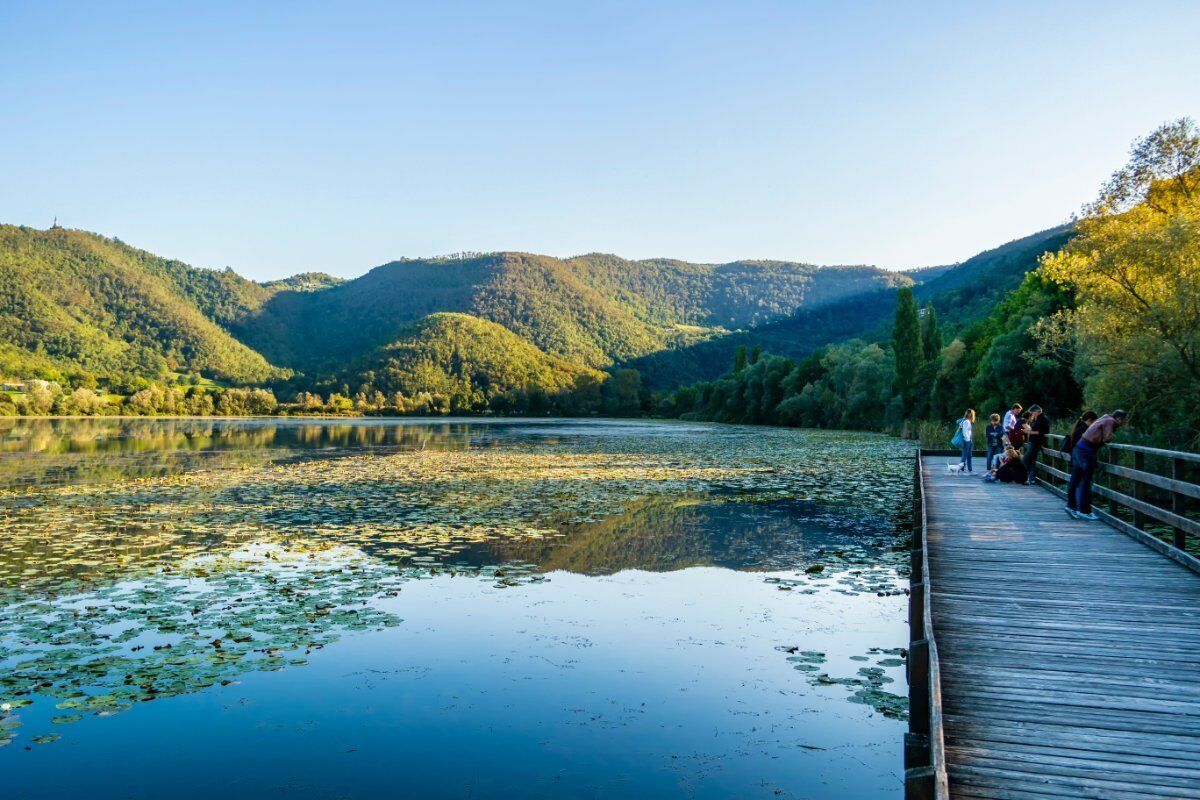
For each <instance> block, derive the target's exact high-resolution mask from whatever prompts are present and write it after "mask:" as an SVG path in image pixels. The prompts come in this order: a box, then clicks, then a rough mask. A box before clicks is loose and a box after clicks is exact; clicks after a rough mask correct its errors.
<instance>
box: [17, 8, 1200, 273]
mask: <svg viewBox="0 0 1200 800" xmlns="http://www.w3.org/2000/svg"><path fill="white" fill-rule="evenodd" d="M251 6H253V8H251ZM1198 29H1200V3H1198V2H1176V3H1170V2H1137V3H1132V2H1122V3H1105V2H1080V3H1075V2H1051V3H1047V2H1035V3H1015V2H1014V3H971V2H946V3H909V2H905V3H897V2H881V3H877V4H866V3H863V4H855V3H837V2H831V3H804V2H748V1H747V0H731V1H730V2H723V3H718V2H703V1H702V0H700V1H698V0H692V1H690V2H678V3H671V2H653V0H642V1H640V2H629V3H621V2H574V1H573V0H552V1H551V2H544V3H533V2H499V1H496V2H452V1H451V2H446V1H445V0H442V1H435V0H427V2H420V3H401V2H392V3H385V2H380V3H356V2H338V3H306V2H286V3H278V4H274V5H273V4H269V3H241V2H231V3H225V2H219V1H217V0H206V2H203V3H186V4H185V3H164V2H153V3H145V4H141V5H132V4H123V3H93V2H81V3H55V2H38V1H36V0H30V2H17V1H16V0H3V2H2V3H0V143H2V144H3V153H4V154H3V157H2V158H0V221H2V222H9V223H17V224H26V225H32V226H35V227H41V228H44V227H48V226H49V225H50V223H51V221H52V219H53V218H54V217H55V216H56V215H57V216H58V218H59V221H60V223H61V224H62V225H64V226H66V227H72V228H84V229H88V230H94V231H98V232H100V233H104V234H107V235H111V236H118V237H120V238H121V239H123V240H125V241H126V242H129V243H130V244H134V245H137V246H139V247H143V248H145V249H147V250H151V251H153V252H155V253H158V254H160V255H164V256H170V257H175V258H180V259H183V260H185V261H188V262H190V263H192V264H195V265H197V266H206V267H222V266H226V265H228V266H232V267H233V268H234V269H236V270H238V271H239V272H241V273H243V274H245V275H248V276H251V277H255V278H275V277H281V276H284V275H287V274H291V273H294V272H299V271H306V270H324V271H327V272H331V273H334V274H337V275H343V276H352V275H357V274H361V273H362V272H364V271H366V270H367V269H368V268H370V267H371V266H374V265H376V264H379V263H383V262H385V261H389V260H392V259H394V258H399V257H402V256H426V255H437V254H443V253H449V252H455V251H460V250H527V251H533V252H540V253H549V254H552V255H559V256H566V255H573V254H576V253H583V252H590V251H604V252H613V253H617V254H619V255H623V256H626V257H632V258H645V257H653V256H670V257H676V258H684V259H689V260H693V261H727V260H733V259H736V258H778V259H790V260H799V261H809V262H815V263H873V264H878V265H880V266H885V267H912V266H920V265H930V264H939V263H949V262H953V261H959V260H962V259H964V258H967V257H969V256H971V255H972V254H974V253H975V252H978V251H979V250H982V249H986V248H988V247H991V246H994V245H997V244H1000V243H1002V242H1004V241H1007V240H1009V239H1012V238H1015V237H1017V236H1021V235H1024V234H1027V233H1030V232H1033V231H1035V230H1039V229H1042V228H1046V227H1049V226H1051V225H1054V224H1057V223H1059V222H1062V221H1064V220H1066V219H1067V218H1068V217H1069V216H1070V215H1071V213H1072V212H1074V211H1075V210H1077V209H1078V207H1079V206H1080V204H1081V203H1083V202H1084V201H1086V200H1088V199H1089V198H1091V197H1092V196H1093V195H1094V194H1095V192H1096V189H1097V188H1098V186H1099V185H1100V183H1101V182H1102V181H1103V180H1104V179H1105V178H1106V177H1107V175H1108V174H1109V173H1111V172H1112V170H1113V169H1115V168H1116V167H1118V166H1119V165H1120V164H1122V163H1123V162H1124V160H1125V156H1126V154H1127V150H1128V147H1129V144H1130V141H1131V140H1132V139H1133V138H1134V137H1136V136H1139V135H1142V134H1145V133H1146V132H1148V131H1149V130H1150V129H1152V128H1153V127H1154V126H1155V125H1157V124H1159V123H1161V122H1163V121H1166V120H1169V119H1174V118H1177V117H1180V116H1185V115H1190V116H1193V117H1200V82H1198V81H1197V78H1198V77H1200V47H1197V46H1196V36H1195V33H1196V31H1197V30H1198Z"/></svg>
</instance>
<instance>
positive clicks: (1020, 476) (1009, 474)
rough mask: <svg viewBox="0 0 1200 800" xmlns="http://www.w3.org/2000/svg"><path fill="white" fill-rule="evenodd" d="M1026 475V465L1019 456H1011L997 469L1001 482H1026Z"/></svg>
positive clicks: (998, 478)
mask: <svg viewBox="0 0 1200 800" xmlns="http://www.w3.org/2000/svg"><path fill="white" fill-rule="evenodd" d="M1026 475H1027V473H1026V472H1025V465H1024V464H1022V463H1021V459H1019V458H1010V459H1009V460H1008V461H1005V462H1004V463H1003V464H1001V465H1000V469H998V470H996V480H998V481H1000V482H1001V483H1024V482H1025V476H1026Z"/></svg>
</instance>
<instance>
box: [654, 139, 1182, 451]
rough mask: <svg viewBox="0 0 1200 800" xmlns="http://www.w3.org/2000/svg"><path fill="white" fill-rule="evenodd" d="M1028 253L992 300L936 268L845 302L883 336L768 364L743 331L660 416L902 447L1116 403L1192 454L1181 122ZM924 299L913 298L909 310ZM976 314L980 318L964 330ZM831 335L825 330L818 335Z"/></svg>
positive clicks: (1146, 144) (1140, 147)
mask: <svg viewBox="0 0 1200 800" xmlns="http://www.w3.org/2000/svg"><path fill="white" fill-rule="evenodd" d="M1028 244H1029V245H1031V246H1032V247H1033V249H1043V248H1044V246H1045V245H1049V244H1053V245H1055V246H1054V247H1052V248H1050V247H1045V248H1044V249H1043V252H1042V253H1041V254H1040V255H1038V256H1037V257H1036V262H1035V263H1034V264H1032V265H1030V266H1031V268H1030V269H1029V271H1028V272H1027V273H1026V274H1024V276H1023V278H1022V279H1021V281H1020V284H1019V285H1018V286H1017V287H1016V288H1014V289H1012V290H1011V291H1009V292H1008V293H1007V294H1005V295H1003V297H1001V298H1000V299H999V301H998V302H994V301H992V300H991V299H990V298H989V297H988V296H987V294H986V293H985V292H983V291H981V289H982V287H983V286H988V287H990V288H991V290H993V291H994V290H995V288H996V287H997V286H1001V285H1003V282H1002V281H1000V280H997V273H993V276H992V278H991V279H989V280H988V281H986V282H984V283H983V284H979V285H977V284H975V283H973V282H972V281H969V280H962V273H959V274H958V275H957V276H956V272H957V269H956V270H949V271H944V272H940V274H939V275H938V276H937V277H935V278H934V279H933V280H931V281H929V283H927V284H925V285H924V292H922V287H917V288H916V289H915V290H914V289H912V288H908V287H904V288H901V289H899V290H898V291H896V292H894V293H891V294H889V295H877V296H875V297H872V298H869V299H868V300H866V301H864V300H859V301H857V302H858V303H859V308H860V309H861V310H866V309H873V310H874V316H875V317H877V316H878V315H879V314H880V313H881V311H880V310H879V308H880V307H881V306H882V305H883V303H884V301H885V300H888V301H890V302H889V303H888V305H889V306H890V313H891V316H892V319H891V323H890V325H889V326H888V332H887V335H886V336H884V335H879V334H880V333H881V331H878V330H877V331H876V334H877V335H876V336H873V337H863V338H854V339H849V340H846V341H840V342H835V343H831V344H827V345H825V346H823V347H820V348H817V349H815V350H813V351H812V352H811V353H810V354H808V355H807V356H805V357H803V358H791V357H786V356H783V355H778V354H775V353H770V354H768V353H767V352H766V350H765V349H764V347H763V345H762V344H759V342H763V343H768V342H769V341H770V340H769V339H767V338H765V337H761V336H760V333H761V332H760V331H752V332H749V333H748V334H747V335H745V336H744V337H743V341H741V342H737V341H736V340H733V341H730V342H727V343H726V342H723V343H722V344H725V345H726V346H728V344H735V342H736V344H735V348H736V349H735V350H734V354H733V357H732V359H731V361H730V362H727V363H730V364H731V369H730V370H729V371H728V372H727V373H726V374H724V375H723V376H721V377H719V378H717V379H715V380H709V381H701V382H697V383H694V384H691V385H688V386H686V387H684V388H681V389H678V390H676V391H674V392H672V393H670V394H669V395H668V396H667V397H666V398H665V399H664V400H663V401H662V403H661V406H660V409H659V410H660V412H661V413H663V414H666V415H670V416H680V417H684V418H688V419H708V420H719V421H728V422H746V423H768V424H779V425H800V426H811V427H834V428H857V429H867V430H885V431H891V432H894V433H903V434H908V435H914V434H916V433H917V432H918V429H919V428H920V426H921V424H922V423H923V422H926V421H933V422H934V423H935V426H934V427H935V429H936V430H939V431H940V430H942V429H944V427H945V426H944V423H945V422H947V421H950V420H953V419H956V418H958V417H960V416H962V413H963V411H964V410H965V409H966V408H968V407H973V408H975V409H977V410H978V411H979V412H980V413H982V414H984V415H986V414H988V413H992V412H1000V411H1003V410H1004V409H1006V408H1007V407H1009V406H1010V405H1012V403H1013V402H1022V403H1024V404H1025V405H1029V404H1031V403H1038V404H1040V405H1042V406H1043V407H1045V408H1046V410H1047V411H1048V413H1049V414H1050V415H1051V417H1052V418H1053V417H1058V418H1063V417H1070V416H1073V415H1074V414H1076V413H1078V412H1079V411H1080V410H1081V409H1083V408H1084V407H1087V408H1092V409H1095V410H1097V411H1101V412H1103V411H1107V410H1112V409H1114V408H1118V407H1122V408H1126V409H1128V410H1130V411H1131V413H1132V414H1133V426H1134V428H1135V430H1136V435H1138V436H1140V437H1142V438H1145V439H1147V440H1149V441H1157V442H1162V443H1166V444H1171V445H1175V446H1190V447H1195V446H1196V445H1197V444H1198V443H1200V418H1197V416H1196V415H1195V414H1193V413H1191V412H1192V410H1193V409H1195V408H1196V407H1197V404H1198V403H1200V131H1197V129H1196V126H1195V125H1194V123H1192V121H1191V120H1186V119H1185V120H1179V121H1177V122H1175V123H1171V124H1168V125H1164V126H1163V127H1161V128H1159V129H1158V130H1156V131H1154V132H1153V133H1152V134H1150V135H1149V136H1147V137H1146V138H1144V139H1141V140H1139V141H1138V142H1136V143H1135V145H1134V147H1133V149H1132V153H1131V158H1130V161H1129V163H1128V164H1127V165H1126V166H1125V167H1123V168H1121V169H1120V170H1118V171H1117V172H1116V173H1115V174H1114V175H1113V177H1112V179H1111V180H1110V181H1109V182H1108V183H1107V184H1106V185H1105V186H1104V187H1103V189H1102V191H1101V193H1100V196H1099V197H1098V198H1097V199H1096V201H1095V202H1093V203H1091V204H1089V205H1088V206H1087V207H1086V208H1085V209H1084V213H1083V214H1082V215H1081V217H1080V218H1079V219H1078V220H1076V222H1075V223H1074V224H1073V225H1072V226H1071V228H1070V229H1069V230H1057V231H1051V232H1048V234H1046V235H1043V236H1042V237H1041V238H1036V237H1035V238H1034V240H1033V241H1032V242H1029V243H1028ZM1018 245H1019V246H1020V249H1017V246H1018ZM1007 249H1008V250H1009V251H1010V252H1009V253H1008V256H1010V257H1008V258H1005V259H1004V260H1005V261H1007V262H1009V264H1010V265H1011V266H1013V267H1017V268H1019V267H1020V265H1021V263H1022V261H1023V260H1024V259H1025V258H1027V257H1028V256H1029V255H1031V254H1032V251H1031V250H1030V247H1029V246H1026V245H1025V244H1022V243H1013V245H1010V246H1008V248H1007ZM1002 250H1004V248H1002ZM1021 250H1024V255H1020V253H1021ZM997 252H1000V251H997ZM984 255H987V254H984ZM1005 272H1007V273H1010V274H1015V270H1010V269H1009V268H1008V267H1005V268H1004V269H1003V270H1002V272H1001V273H1000V274H1003V273H1005ZM948 276H949V277H953V278H954V281H955V284H956V285H954V286H952V287H950V288H949V289H948V290H947V291H948V292H950V293H951V294H950V297H949V298H947V296H946V295H943V294H941V293H940V292H935V293H933V294H932V295H931V294H930V291H929V287H933V286H935V285H936V284H937V283H938V282H939V281H942V282H944V281H945V279H946V278H947V277H948ZM922 294H924V296H925V297H926V298H927V300H926V302H925V304H924V307H923V308H919V307H918V298H919V297H920V296H921V295H922ZM989 304H990V305H991V308H990V311H989V312H988V313H987V314H986V315H984V316H982V317H981V318H979V319H974V320H973V319H972V316H973V314H974V312H975V311H976V310H978V309H981V308H985V307H987V306H988V305H989ZM829 310H830V309H823V310H821V311H818V312H815V314H814V316H815V317H817V318H822V317H823V315H824V314H826V313H828V312H829ZM943 310H944V311H946V312H950V313H949V314H947V315H946V316H948V317H949V319H948V320H947V319H946V318H943V317H942V315H941V313H939V312H942V311H943ZM805 316H806V315H804V314H801V315H797V317H796V318H794V319H793V320H788V321H785V322H781V323H776V325H794V324H795V323H796V322H797V321H798V320H800V319H803V318H804V317H805ZM845 331H846V329H845V328H840V329H834V330H833V331H832V335H831V336H830V337H829V339H836V338H837V334H841V333H844V332H845ZM939 423H941V424H939Z"/></svg>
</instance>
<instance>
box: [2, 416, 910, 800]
mask: <svg viewBox="0 0 1200 800" xmlns="http://www.w3.org/2000/svg"><path fill="white" fill-rule="evenodd" d="M911 453H912V447H911V446H910V445H908V444H906V443H904V442H901V441H899V440H895V439H890V438H887V437H883V436H875V435H868V434H848V433H835V432H823V431H807V430H787V429H776V428H763V427H742V426H722V425H708V424H699V423H682V422H661V423H660V422H642V421H603V420H594V421H593V420H585V421H580V420H501V419H447V420H436V421H429V420H392V419H364V420H311V419H310V420H299V419H297V420H276V419H251V420H179V419H173V420H153V419H137V420H130V419H79V420H24V419H0V504H2V506H3V519H2V520H0V525H2V526H3V527H2V539H0V542H2V543H0V774H3V776H4V778H3V782H4V787H5V795H6V796H9V797H29V798H79V797H87V798H89V799H90V800H101V799H102V798H161V797H164V796H171V797H173V798H205V800H211V798H213V797H220V798H222V800H237V799H238V798H250V797H255V798H261V797H286V798H290V799H292V800H295V799H298V798H314V799H315V798H322V799H325V798H377V797H384V796H387V797H421V798H424V797H430V798H510V797H522V798H540V797H570V798H601V797H603V798H646V797H695V798H731V797H739V798H755V797H763V798H777V797H783V798H851V797H852V798H895V797H899V796H900V795H901V793H902V772H903V770H902V752H901V750H902V737H903V732H904V730H905V729H906V722H905V719H906V714H907V709H906V702H905V700H904V698H905V697H906V696H907V689H906V686H905V682H904V657H905V655H906V653H905V651H904V650H903V648H904V646H905V645H906V644H907V639H908V631H907V625H906V597H905V595H904V593H903V587H904V586H906V585H907V578H906V574H905V572H904V565H905V564H906V561H907V557H906V556H907V552H908V539H907V537H908V536H909V534H910V531H909V529H908V528H906V527H905V524H906V521H907V520H908V519H909V517H910V516H911V490H910V486H911V481H910V475H911V469H912V466H911Z"/></svg>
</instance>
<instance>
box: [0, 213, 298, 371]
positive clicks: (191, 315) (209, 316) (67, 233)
mask: <svg viewBox="0 0 1200 800" xmlns="http://www.w3.org/2000/svg"><path fill="white" fill-rule="evenodd" d="M275 291H276V290H274V289H271V288H268V287H264V286H261V285H259V284H256V283H254V282H252V281H248V280H246V279H244V278H242V277H240V276H238V275H236V274H234V273H233V272H230V271H223V272H216V271H212V270H197V269H193V268H192V267H189V266H187V265H186V264H183V263H181V262H178V261H169V260H167V259H163V258H159V257H157V256H154V255H151V254H150V253H147V252H145V251H142V250H138V249H135V248H133V247H129V246H127V245H125V244H123V243H121V242H120V241H117V240H115V239H107V238H105V237H103V236H98V235H96V234H92V233H85V232H82V231H72V230H63V229H57V228H56V229H51V230H44V231H43V230H35V229H32V228H25V227H16V226H12V225H0V374H2V375H3V376H4V377H6V378H13V377H49V378H57V379H59V380H66V381H69V382H72V383H78V382H84V383H86V382H88V381H89V380H92V381H94V379H95V376H100V377H103V378H104V379H106V380H107V381H108V382H109V383H110V384H113V385H116V384H119V383H121V382H124V381H127V380H129V379H132V378H135V377H139V378H143V379H147V378H148V379H151V380H154V379H162V378H164V377H165V376H167V375H168V374H169V373H172V372H197V373H203V374H204V375H206V376H208V377H212V378H216V379H219V380H226V381H230V382H233V383H259V382H263V381H267V380H271V379H273V378H278V377H280V376H281V375H282V374H283V373H282V372H281V371H280V370H278V369H276V368H274V367H272V366H271V365H270V364H269V363H268V362H267V360H266V359H264V358H263V357H262V356H261V355H259V354H258V353H257V352H255V351H254V350H252V349H251V348H249V347H247V346H246V345H244V344H242V343H241V342H239V341H237V340H236V339H234V337H233V336H231V335H230V334H229V332H228V331H227V330H226V329H225V328H223V327H222V326H221V324H220V322H222V321H225V320H229V319H232V318H234V317H236V316H239V315H242V314H245V313H248V312H249V311H250V310H251V309H254V308H257V307H258V306H260V305H262V303H264V302H265V301H266V300H267V299H268V298H269V297H271V296H272V295H273V294H274V293H275ZM89 376H91V377H89Z"/></svg>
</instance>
